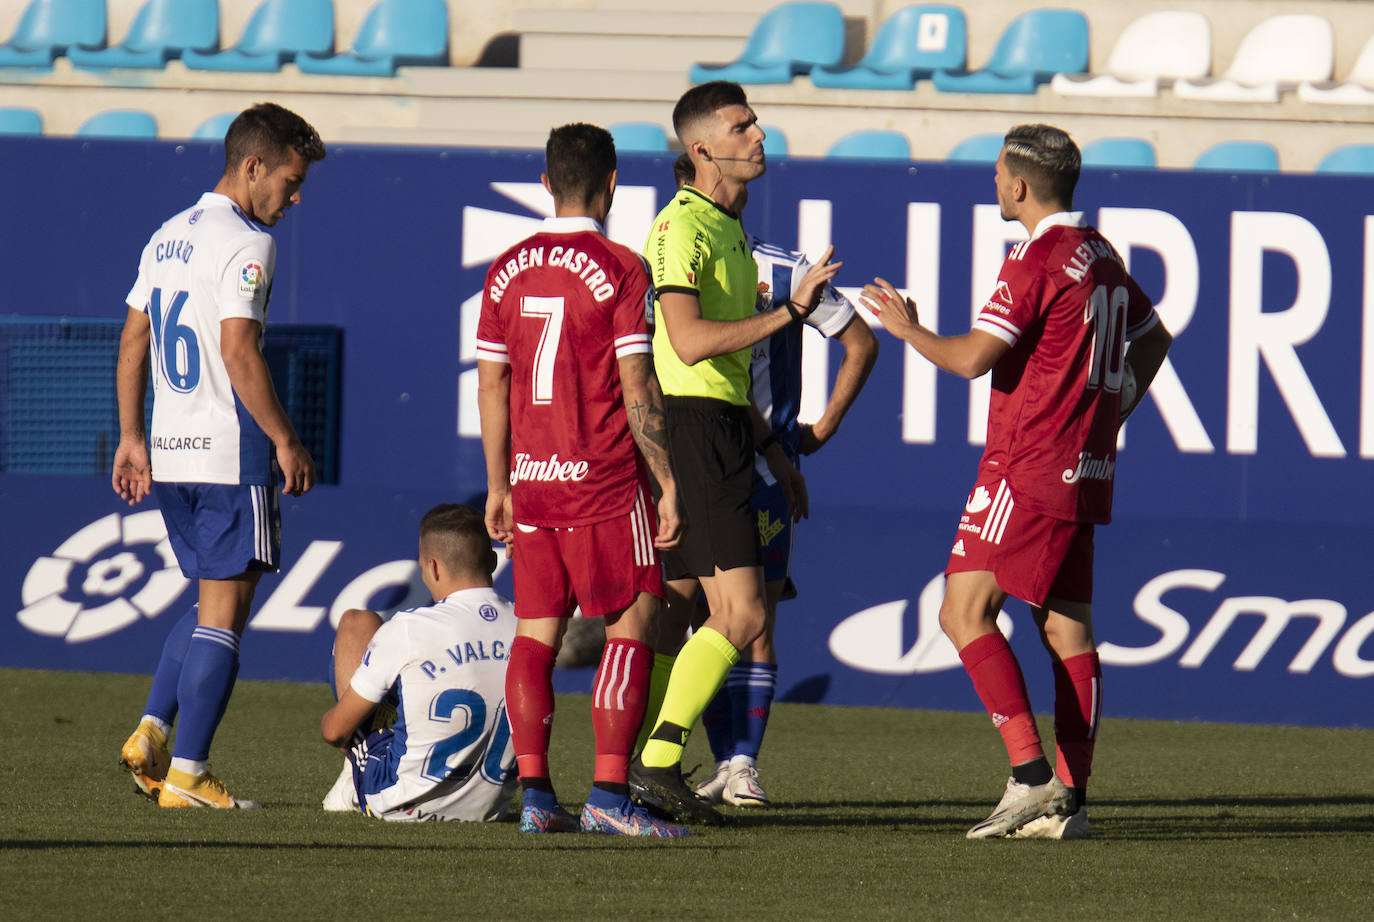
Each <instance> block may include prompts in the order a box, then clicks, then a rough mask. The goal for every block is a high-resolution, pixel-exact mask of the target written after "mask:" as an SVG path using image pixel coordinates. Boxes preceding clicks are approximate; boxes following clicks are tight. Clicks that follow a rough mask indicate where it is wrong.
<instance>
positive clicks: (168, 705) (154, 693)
mask: <svg viewBox="0 0 1374 922" xmlns="http://www.w3.org/2000/svg"><path fill="white" fill-rule="evenodd" d="M199 612H200V606H199V605H192V606H191V607H190V608H189V609H187V610H186V614H184V615H182V616H181V620H180V621H178V622H177V623H176V624H174V625H172V630H171V632H169V633H168V634H167V640H166V641H165V642H164V643H163V644H162V657H161V659H159V660H158V661H157V671H156V672H154V673H153V687H152V688H151V689H149V691H148V704H147V705H146V706H145V707H144V708H143V713H144V714H147V715H148V716H150V717H156V718H157V719H158V720H160V721H162V722H163V723H165V724H167V725H169V726H170V725H171V724H172V723H173V722H175V721H176V719H177V684H178V683H179V682H180V681H181V664H182V663H183V662H184V661H185V660H186V648H187V646H188V645H189V644H190V643H191V632H192V631H194V630H195V629H196V618H197V617H199Z"/></svg>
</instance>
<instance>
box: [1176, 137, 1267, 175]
mask: <svg viewBox="0 0 1374 922" xmlns="http://www.w3.org/2000/svg"><path fill="white" fill-rule="evenodd" d="M1193 169H1195V170H1229V171H1234V172H1252V173H1277V172H1278V171H1279V152H1278V151H1277V150H1275V149H1274V145H1272V144H1266V143H1265V142H1264V141H1223V142H1222V143H1220V144H1217V145H1215V146H1213V147H1209V148H1207V150H1205V151H1203V152H1202V154H1201V156H1199V157H1198V158H1197V159H1196V160H1194V161H1193Z"/></svg>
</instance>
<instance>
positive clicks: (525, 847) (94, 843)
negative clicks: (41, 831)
mask: <svg viewBox="0 0 1374 922" xmlns="http://www.w3.org/2000/svg"><path fill="white" fill-rule="evenodd" d="M557 838H558V839H559V841H557V842H547V840H545V839H543V838H542V837H541V839H540V841H539V842H538V843H535V842H530V841H529V840H525V839H522V840H519V841H518V842H513V843H510V844H504V843H503V844H496V845H484V844H481V843H476V842H471V841H462V842H453V843H452V844H449V845H435V844H434V843H433V842H416V843H415V844H414V845H377V844H373V845H365V844H361V843H357V842H298V843H281V842H234V841H227V840H226V841H220V842H181V841H178V842H149V841H147V840H143V841H138V842H124V841H117V840H101V839H0V851H5V850H9V849H13V850H15V851H31V852H43V851H54V850H59V851H60V850H66V849H102V850H103V849H109V848H130V849H206V848H230V849H249V850H252V851H300V852H334V851H337V852H350V853H352V852H381V853H390V852H401V853H404V852H414V851H425V852H435V851H438V852H464V853H472V852H520V853H524V852H528V851H529V850H530V849H531V847H540V846H543V847H545V848H546V849H547V848H556V849H561V850H563V851H579V852H583V851H621V850H623V849H624V848H625V845H624V844H623V843H625V842H639V841H650V840H641V839H627V838H624V837H621V836H615V837H612V836H605V837H604V838H599V839H597V838H594V837H592V836H573V835H570V836H567V837H566V838H565V837H563V836H559V837H557ZM589 840H591V841H589ZM652 841H654V842H664V843H667V842H672V843H674V844H673V846H672V847H674V848H693V847H702V846H704V847H707V848H711V849H721V848H725V849H738V848H739V847H740V846H738V845H722V844H720V843H719V842H711V841H706V840H705V839H704V838H703V839H693V838H688V839H654V840H652ZM593 842H595V843H596V844H593ZM546 843H547V844H546Z"/></svg>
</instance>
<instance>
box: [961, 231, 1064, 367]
mask: <svg viewBox="0 0 1374 922" xmlns="http://www.w3.org/2000/svg"><path fill="white" fill-rule="evenodd" d="M1026 246H1027V244H1025V243H1019V244H1017V245H1016V246H1014V247H1012V250H1011V252H1010V253H1009V254H1007V258H1006V261H1005V262H1003V263H1002V271H1001V272H1000V273H998V276H997V288H996V289H995V290H994V291H993V293H992V296H991V297H989V298H988V299H987V301H986V302H984V304H983V307H982V309H981V310H980V311H979V312H978V316H977V317H975V318H974V320H973V329H975V330H982V331H983V332H984V333H990V334H992V335H993V336H996V337H997V338H998V339H1000V340H1002V341H1003V342H1004V343H1006V344H1007V345H1009V346H1015V345H1016V341H1017V340H1019V339H1020V338H1021V334H1022V333H1024V332H1025V331H1026V330H1028V329H1031V328H1032V327H1033V326H1034V325H1035V323H1036V321H1037V320H1039V319H1040V315H1041V313H1042V312H1043V311H1044V309H1045V306H1046V304H1047V303H1048V300H1049V299H1048V298H1045V297H1044V296H1043V295H1044V292H1043V289H1044V287H1045V273H1044V272H1043V271H1040V270H1041V269H1043V266H1040V265H1038V264H1027V263H1024V262H1022V261H1021V257H1022V256H1023V255H1024V253H1025V250H1026Z"/></svg>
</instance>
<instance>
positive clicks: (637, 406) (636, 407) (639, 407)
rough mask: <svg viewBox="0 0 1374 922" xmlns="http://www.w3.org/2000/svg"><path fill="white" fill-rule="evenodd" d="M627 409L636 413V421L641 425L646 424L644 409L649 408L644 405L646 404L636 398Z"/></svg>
mask: <svg viewBox="0 0 1374 922" xmlns="http://www.w3.org/2000/svg"><path fill="white" fill-rule="evenodd" d="M627 409H629V411H630V412H631V413H633V414H634V417H635V422H637V423H639V424H640V425H643V424H644V411H645V409H647V408H646V407H645V406H644V404H642V403H640V402H639V401H638V400H636V401H635V402H634V404H633V405H632V406H630V407H628V408H627Z"/></svg>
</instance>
